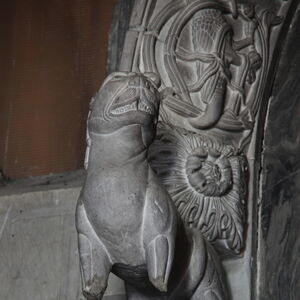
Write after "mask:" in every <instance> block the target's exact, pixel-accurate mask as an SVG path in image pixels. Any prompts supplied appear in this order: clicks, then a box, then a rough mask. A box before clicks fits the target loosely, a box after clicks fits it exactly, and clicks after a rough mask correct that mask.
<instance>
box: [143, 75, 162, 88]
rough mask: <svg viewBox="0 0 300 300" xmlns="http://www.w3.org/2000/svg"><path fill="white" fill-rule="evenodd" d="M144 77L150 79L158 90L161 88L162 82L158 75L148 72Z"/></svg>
mask: <svg viewBox="0 0 300 300" xmlns="http://www.w3.org/2000/svg"><path fill="white" fill-rule="evenodd" d="M144 76H145V77H147V78H149V79H150V80H151V81H152V82H153V83H154V84H155V86H156V87H157V88H159V87H160V85H161V80H160V77H159V76H158V75H157V74H156V73H153V72H146V73H144Z"/></svg>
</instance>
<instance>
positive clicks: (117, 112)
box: [111, 101, 153, 115]
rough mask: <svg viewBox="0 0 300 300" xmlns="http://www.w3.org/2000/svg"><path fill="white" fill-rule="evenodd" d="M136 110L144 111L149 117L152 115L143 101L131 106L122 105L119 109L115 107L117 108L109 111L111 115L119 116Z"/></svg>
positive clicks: (150, 109)
mask: <svg viewBox="0 0 300 300" xmlns="http://www.w3.org/2000/svg"><path fill="white" fill-rule="evenodd" d="M136 110H140V111H144V112H146V113H148V114H150V115H152V114H153V112H152V108H151V107H150V106H148V105H147V104H146V103H145V102H143V101H139V102H138V103H137V102H133V103H132V104H127V105H124V106H121V107H117V108H115V109H113V110H111V113H112V114H113V115H121V114H124V113H127V112H129V111H136Z"/></svg>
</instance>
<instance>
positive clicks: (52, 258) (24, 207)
mask: <svg viewBox="0 0 300 300" xmlns="http://www.w3.org/2000/svg"><path fill="white" fill-rule="evenodd" d="M83 178H84V177H83V172H82V171H80V172H74V173H70V174H67V175H61V176H47V177H42V178H35V179H29V180H20V181H17V182H16V183H14V184H9V185H8V186H6V187H2V188H1V189H0V269H1V272H0V299H5V300H16V299H24V300H33V299H34V300H58V299H63V300H75V299H76V300H80V299H83V296H82V293H81V284H80V275H79V258H78V245H77V234H76V230H75V213H74V212H75V206H76V199H77V197H78V195H79V191H80V189H81V184H82V182H83ZM123 292H124V288H123V284H122V282H121V281H120V280H119V279H118V278H117V277H115V276H112V277H111V280H110V284H109V287H108V290H107V298H106V297H105V298H104V299H108V300H113V299H115V300H121V299H122V298H120V297H121V296H117V295H121V294H123ZM114 297H115V298H114ZM117 297H119V298H117Z"/></svg>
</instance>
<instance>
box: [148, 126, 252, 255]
mask: <svg viewBox="0 0 300 300" xmlns="http://www.w3.org/2000/svg"><path fill="white" fill-rule="evenodd" d="M149 160H150V163H151V166H152V168H153V169H154V171H155V172H156V173H157V175H158V176H159V178H160V179H161V181H162V183H163V184H164V185H165V187H166V189H167V190H168V192H169V194H170V196H171V198H172V199H173V201H174V203H175V205H176V207H177V209H178V211H179V213H180V215H181V217H182V220H183V221H184V222H185V223H186V224H188V225H189V226H191V227H194V228H197V229H199V230H200V231H201V232H202V233H203V235H204V236H205V237H206V238H207V239H208V240H209V241H210V242H211V243H212V244H214V245H215V246H216V248H217V249H218V250H220V251H221V252H222V253H224V254H239V253H240V252H241V250H242V248H243V244H244V241H243V224H244V219H245V209H244V204H245V198H246V173H247V164H246V159H245V157H244V156H243V155H241V154H238V152H237V151H236V150H235V148H234V147H233V146H230V145H225V144H223V143H221V142H219V141H217V140H216V139H214V138H211V137H206V136H203V135H199V134H196V133H191V132H189V131H186V130H184V129H181V128H176V127H171V126H169V125H166V124H164V123H159V125H158V129H157V138H156V140H155V142H154V143H153V145H152V146H151V148H150V153H149Z"/></svg>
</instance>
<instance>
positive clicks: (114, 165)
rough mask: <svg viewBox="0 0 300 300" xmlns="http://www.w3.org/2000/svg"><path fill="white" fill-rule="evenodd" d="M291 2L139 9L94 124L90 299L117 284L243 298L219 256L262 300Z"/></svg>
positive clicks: (84, 262)
mask: <svg viewBox="0 0 300 300" xmlns="http://www.w3.org/2000/svg"><path fill="white" fill-rule="evenodd" d="M291 3H292V1H291V0H290V1H283V2H280V1H278V3H276V5H274V7H271V8H272V9H270V5H269V6H263V5H260V3H259V2H258V3H256V2H255V1H250V0H249V1H248V3H240V2H239V1H235V0H230V1H229V0H209V1H208V0H175V1H174V0H156V1H155V0H140V1H136V2H135V4H134V6H133V11H132V16H131V20H130V24H129V29H128V31H127V34H126V38H125V44H124V49H123V53H122V58H121V63H120V66H119V70H120V72H119V73H115V74H112V75H111V76H110V77H108V79H107V80H106V81H105V82H104V84H103V85H102V88H101V89H100V91H99V93H98V94H97V95H96V96H95V97H94V99H93V100H92V104H91V111H90V114H89V121H88V131H87V144H88V146H87V152H86V153H87V155H86V160H85V165H86V168H87V174H88V175H87V180H86V183H85V186H84V188H83V191H82V195H81V197H80V200H79V204H78V210H77V229H78V232H79V250H80V254H81V256H80V257H81V266H82V278H83V286H84V291H85V295H86V296H87V298H88V299H101V295H102V294H103V291H104V290H105V285H106V279H107V274H108V273H109V272H111V271H112V272H114V273H115V274H117V275H118V276H119V277H121V278H122V279H124V280H125V284H126V286H127V296H128V299H152V298H153V297H155V299H176V300H177V299H178V300H179V299H180V300H182V299H192V300H197V299H199V300H200V299H209V300H213V299H239V298H237V297H238V296H236V295H235V292H234V288H233V287H232V286H230V284H231V283H230V280H229V281H227V280H226V279H225V277H226V275H225V276H224V275H223V274H224V272H223V270H222V265H221V262H220V260H219V257H221V258H222V259H228V257H230V258H231V259H233V258H234V259H236V260H237V261H242V262H243V263H240V264H239V266H240V265H242V266H243V268H244V269H243V270H241V271H240V272H241V274H248V275H247V276H246V277H245V279H244V280H245V281H247V282H246V283H244V285H246V286H247V287H248V291H247V293H246V294H245V296H244V299H246V300H250V299H251V297H252V296H251V293H252V292H251V284H252V282H251V280H252V279H251V264H252V260H253V256H254V255H255V254H254V253H253V251H254V248H255V244H253V242H255V235H256V234H255V225H254V224H255V218H256V217H255V214H256V211H255V210H256V197H257V187H256V183H257V178H258V168H257V163H256V162H255V159H259V153H257V151H256V147H257V146H256V145H257V144H258V143H259V142H260V141H259V136H260V135H261V130H260V129H259V128H258V120H260V118H261V116H260V114H261V113H263V110H262V107H263V106H264V105H265V104H264V97H265V96H266V90H267V88H266V86H267V84H268V83H269V82H271V79H272V76H273V74H271V73H270V72H271V70H273V67H272V62H274V59H275V58H274V57H275V54H276V49H277V48H278V47H277V44H278V38H279V36H280V34H282V30H283V29H282V28H285V27H286V26H284V25H285V22H288V21H285V17H286V15H287V14H288V11H289V7H290V5H291ZM276 55H277V54H276ZM145 114H146V115H147V117H145ZM133 128H136V129H133ZM137 128H139V129H137ZM120 132H121V134H120ZM104 135H105V137H104ZM100 140H101V142H99V141H100ZM101 143H105V146H102V144H101ZM114 147H117V148H119V149H118V152H117V153H119V156H120V157H119V156H117V155H114V154H113V151H112V149H113V148H114ZM106 148H107V149H106ZM126 155H127V156H126ZM136 155H141V157H142V160H136V161H135V156H136ZM121 157H122V158H123V159H124V161H122V162H121V161H119V159H121ZM133 158H134V159H133ZM139 159H141V158H140V157H139ZM141 161H142V165H143V168H144V169H143V170H148V171H141V173H140V174H139V173H138V170H139V164H140V163H141ZM129 162H130V163H133V165H132V166H129V165H128V168H127V169H126V168H124V166H125V165H127V164H129ZM133 167H134V168H135V171H136V172H137V174H138V175H139V176H140V177H137V175H136V174H135V172H134V168H133ZM103 170H105V176H104V175H103V176H102V175H101V174H102V173H101V172H103ZM112 170H114V171H112ZM149 170H151V171H149ZM130 172H132V173H130ZM149 172H150V173H149ZM120 174H121V175H122V176H120ZM145 174H147V175H145ZM149 174H150V175H149ZM101 176H102V177H101ZM107 178H110V179H109V181H107V180H108V179H107ZM104 182H106V184H107V186H103V184H104ZM153 182H155V183H153ZM114 183H118V184H116V185H114V186H111V187H109V186H110V184H114ZM106 189H108V190H107V191H105V190H106ZM114 189H115V190H114ZM149 191H150V192H149ZM127 193H128V195H127ZM124 195H125V198H126V197H127V198H126V199H127V200H126V201H129V200H128V199H131V200H130V201H129V202H126V201H124V199H123V198H122V196H124ZM133 195H134V196H133ZM137 195H138V196H137ZM145 195H146V196H145ZM149 199H150V200H149ZM151 199H152V200H151ZM148 201H150V202H149V203H150V204H149V203H148ZM151 201H153V202H151ZM100 207H101V211H102V213H100V212H98V211H99V210H100ZM157 209H158V211H160V213H159V212H158V211H157ZM97 212H98V213H97ZM116 212H119V214H117V213H116ZM131 212H134V213H133V215H131V217H132V218H134V216H136V219H135V220H129V219H128V217H126V214H129V215H130V213H131ZM103 213H104V215H102V214H103ZM177 213H178V214H179V217H178V218H177ZM160 214H161V216H160V217H158V215H160ZM172 220H173V221H172ZM145 222H146V223H145ZM168 222H169V223H168ZM145 224H147V226H148V227H147V229H146V228H145ZM161 224H164V225H161ZM118 226H119V229H118V230H117V228H118ZM128 226H129V227H128ZM130 226H131V227H130ZM157 226H158V227H157ZM133 228H134V229H133ZM166 228H168V230H166ZM114 230H115V231H114ZM121 233H122V234H121ZM120 234H121V235H120ZM145 237H146V238H145ZM138 241H143V243H142V244H139V243H138ZM195 247H196V248H197V247H198V248H197V249H196V248H195ZM183 252H186V253H189V255H190V260H188V259H187V258H186V253H185V254H184V253H183ZM201 253H202V254H201ZM97 260H99V262H97ZM181 260H182V262H181V263H182V265H181V263H180V261H181ZM192 261H193V263H195V264H198V271H195V270H194V269H192V268H191V263H192ZM97 268H98V269H99V268H102V270H104V271H105V272H104V271H103V272H104V273H101V272H100V271H98V270H97ZM185 268H187V270H188V271H187V273H184V271H183V270H184V269H185ZM235 269H237V268H235ZM203 274H204V275H203ZM193 278H196V282H194V281H193ZM201 278H202V279H201ZM228 282H229V287H228V286H227V284H228ZM210 283H211V285H210ZM179 289H180V292H179ZM228 290H229V293H228ZM205 295H206V296H205Z"/></svg>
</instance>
